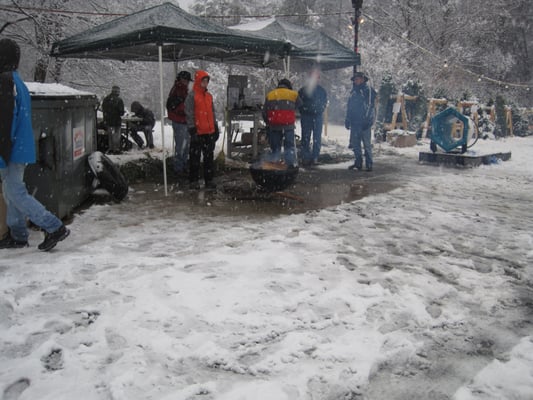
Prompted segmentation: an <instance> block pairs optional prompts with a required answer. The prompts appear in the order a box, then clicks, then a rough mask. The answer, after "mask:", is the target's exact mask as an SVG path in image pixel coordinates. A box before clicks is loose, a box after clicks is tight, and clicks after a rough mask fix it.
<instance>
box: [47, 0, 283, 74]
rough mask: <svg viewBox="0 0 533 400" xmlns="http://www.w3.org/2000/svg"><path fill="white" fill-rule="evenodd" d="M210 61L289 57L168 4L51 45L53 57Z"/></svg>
mask: <svg viewBox="0 0 533 400" xmlns="http://www.w3.org/2000/svg"><path fill="white" fill-rule="evenodd" d="M160 47H161V52H162V61H184V60H192V59H195V60H206V61H212V62H224V63H234V64H239V65H249V66H254V67H264V66H269V64H273V63H277V62H278V60H279V59H280V58H283V57H285V56H286V54H287V53H288V52H289V50H290V45H289V44H288V43H286V42H284V41H280V40H277V39H270V38H261V37H258V36H256V35H249V34H247V33H241V32H236V31H234V30H230V29H227V28H225V27H223V26H220V25H218V24H216V23H213V22H210V21H208V20H205V19H203V18H200V17H197V16H194V15H191V14H189V13H187V12H186V11H184V10H182V9H181V8H180V7H178V6H176V5H174V4H171V3H164V4H162V5H160V6H155V7H152V8H148V9H146V10H142V11H139V12H136V13H133V14H130V15H127V16H124V17H120V18H117V19H114V20H112V21H109V22H106V23H104V24H102V25H98V26H95V27H93V28H91V29H88V30H86V31H83V32H80V33H78V34H76V35H73V36H71V37H69V38H66V39H64V40H61V41H58V42H56V43H54V44H53V46H52V52H51V53H52V56H55V57H64V58H65V57H71V58H96V59H113V60H121V61H125V60H133V61H158V60H159V48H160Z"/></svg>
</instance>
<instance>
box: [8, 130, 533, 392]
mask: <svg viewBox="0 0 533 400" xmlns="http://www.w3.org/2000/svg"><path fill="white" fill-rule="evenodd" d="M157 132H158V130H157V129H156V133H157ZM156 136H160V135H156ZM346 136H347V133H346V131H345V130H344V129H343V128H341V127H335V126H331V127H330V129H329V134H328V139H327V143H326V146H325V151H328V150H329V149H333V148H335V149H338V148H339V146H337V145H339V144H340V147H341V148H344V147H345V144H346V139H347V138H346ZM157 140H159V142H158V143H161V142H160V138H158V139H157ZM168 143H169V139H168V138H167V144H168ZM428 148H429V147H428V146H427V143H426V144H425V145H424V146H416V147H413V148H404V149H397V148H392V147H390V146H389V145H387V144H381V145H376V159H375V169H376V170H377V169H379V165H380V159H381V160H383V159H385V158H387V160H389V159H390V158H393V159H397V160H398V163H401V164H405V163H412V164H413V165H417V164H418V152H419V151H421V150H423V151H427V149H428ZM473 150H475V151H477V152H484V151H511V152H512V158H511V160H510V161H507V162H500V163H495V164H492V165H488V166H481V167H479V168H471V169H455V168H439V167H434V166H427V167H425V168H426V169H427V173H426V174H418V175H416V177H413V178H409V179H406V180H405V182H406V183H405V184H403V185H402V186H401V187H399V188H398V189H395V190H393V191H392V192H389V193H386V194H380V195H376V196H371V197H366V198H364V199H362V200H359V201H356V202H353V203H349V204H342V205H339V206H336V207H331V208H328V209H324V210H321V211H312V212H307V213H302V214H295V215H284V216H275V217H265V216H264V215H261V216H257V217H256V216H254V215H247V216H242V217H240V218H236V217H234V216H216V215H214V214H213V213H209V212H205V213H203V212H202V210H201V208H200V209H199V211H198V212H195V213H191V211H190V209H187V210H186V211H184V210H182V209H180V208H177V207H175V202H176V198H175V197H173V196H168V197H165V196H164V194H163V192H162V191H160V192H159V197H157V196H155V197H154V200H153V201H152V202H149V203H144V204H143V203H142V202H139V201H136V200H138V199H139V197H140V196H142V193H139V192H136V191H135V190H133V191H132V192H131V193H130V195H129V200H126V201H124V202H122V203H120V204H114V205H99V206H92V207H91V208H90V209H87V210H85V211H84V212H83V213H81V214H79V215H76V216H75V218H74V220H73V221H72V223H71V224H70V225H69V227H70V229H71V230H72V234H71V236H70V237H69V238H68V239H67V240H65V241H64V242H62V243H60V244H59V245H58V246H57V248H56V249H54V250H53V251H51V252H50V253H40V252H38V251H37V249H36V245H37V244H38V243H39V242H40V240H41V234H40V233H39V232H32V234H31V236H30V243H31V245H32V247H30V248H27V249H21V250H0V258H1V259H0V293H1V297H0V339H1V343H0V393H3V395H2V400H15V399H20V400H23V399H31V400H35V399H39V400H49V399H50V400H52V399H53V400H58V399H68V400H71V399H83V400H96V399H98V400H100V399H106V400H107V399H115V400H119V399H120V400H126V399H127V400H137V399H138V400H141V399H142V400H146V399H157V400H181V399H182V400H186V399H187V400H193V399H202V400H215V399H216V400H296V399H306V400H339V399H343V400H349V399H351V400H355V399H372V400H374V399H387V400H391V399H432V400H433V399H437V400H440V399H454V400H474V399H476V400H477V399H479V400H480V399H484V400H486V399H494V400H496V399H513V400H526V399H532V398H533V332H532V327H533V320H532V312H533V309H532V308H533V300H532V299H533V280H532V272H531V263H532V261H533V250H532V249H533V213H532V209H531V202H532V199H533V187H532V185H533V167H532V166H531V160H532V154H533V137H528V138H518V137H517V138H509V139H505V140H500V141H481V142H480V143H478V144H476V146H475V147H474V148H473ZM118 157H121V156H118ZM123 158H125V157H123ZM324 168H326V167H324ZM327 168H346V164H345V163H344V164H339V165H337V166H331V165H328V166H327ZM421 168H423V167H422V166H421ZM354 174H355V176H356V178H355V179H358V178H357V173H354ZM359 174H365V172H361V173H359ZM206 207H208V205H206Z"/></svg>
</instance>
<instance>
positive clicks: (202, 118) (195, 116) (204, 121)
mask: <svg viewBox="0 0 533 400" xmlns="http://www.w3.org/2000/svg"><path fill="white" fill-rule="evenodd" d="M205 77H207V78H209V74H208V73H207V72H205V71H201V70H199V71H196V74H195V77H194V85H193V89H192V90H191V91H190V92H189V94H188V95H187V99H186V100H185V114H186V115H187V126H188V127H189V128H196V133H197V134H198V135H209V134H214V133H215V124H216V118H215V107H214V104H213V96H212V95H211V93H209V92H208V91H207V89H205V88H203V87H202V85H201V82H202V79H203V78H205Z"/></svg>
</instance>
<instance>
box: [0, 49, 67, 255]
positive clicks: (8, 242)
mask: <svg viewBox="0 0 533 400" xmlns="http://www.w3.org/2000/svg"><path fill="white" fill-rule="evenodd" d="M19 61H20V48H19V46H18V44H17V43H15V42H14V41H13V40H11V39H1V40H0V177H1V178H2V191H3V195H4V200H5V202H6V205H7V216H6V222H7V226H8V228H9V232H8V233H7V234H5V235H4V237H3V238H2V239H1V240H0V249H13V248H21V247H27V246H28V229H27V225H26V218H29V220H30V221H31V222H33V223H34V224H35V225H37V226H39V227H40V228H41V229H43V230H44V231H45V236H44V241H43V242H42V243H41V244H39V246H38V248H39V250H41V251H48V250H50V249H52V248H53V247H55V245H56V244H57V243H58V242H59V241H61V240H63V239H65V238H66V237H67V236H68V235H69V233H70V231H69V230H68V229H67V228H66V227H65V225H63V223H62V222H61V220H60V219H59V218H57V217H56V216H55V215H53V214H52V213H51V212H49V211H48V210H47V209H46V208H45V207H44V206H43V205H42V204H41V203H40V202H39V201H37V200H36V199H35V198H34V197H33V196H31V195H30V194H29V193H28V189H27V188H26V185H25V184H24V181H23V178H24V169H25V168H26V164H31V163H34V162H35V161H36V157H35V141H34V137H33V129H32V124H31V98H30V93H29V91H28V88H27V87H26V85H25V84H24V82H23V81H22V79H21V78H20V76H19V74H18V72H17V68H18V65H19Z"/></svg>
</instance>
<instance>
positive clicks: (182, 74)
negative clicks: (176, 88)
mask: <svg viewBox="0 0 533 400" xmlns="http://www.w3.org/2000/svg"><path fill="white" fill-rule="evenodd" d="M176 79H185V80H187V81H192V77H191V73H190V72H187V71H180V72H179V73H178V76H177V77H176Z"/></svg>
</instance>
